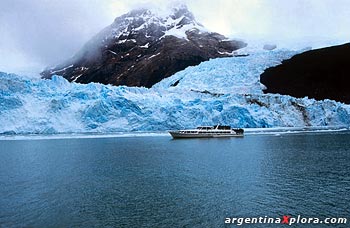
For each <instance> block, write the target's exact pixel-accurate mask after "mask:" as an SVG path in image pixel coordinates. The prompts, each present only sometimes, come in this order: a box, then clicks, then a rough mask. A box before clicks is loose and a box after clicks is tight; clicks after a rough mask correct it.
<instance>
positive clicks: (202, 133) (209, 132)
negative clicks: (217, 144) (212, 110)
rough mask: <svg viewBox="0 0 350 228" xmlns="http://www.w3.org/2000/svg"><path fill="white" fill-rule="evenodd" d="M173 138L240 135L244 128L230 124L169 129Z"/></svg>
mask: <svg viewBox="0 0 350 228" xmlns="http://www.w3.org/2000/svg"><path fill="white" fill-rule="evenodd" d="M169 133H170V135H171V136H172V137H173V138H174V139H179V138H218V137H242V136H243V135H244V130H243V129H241V128H239V129H238V128H237V129H232V128H231V126H224V125H216V126H200V127H197V128H196V129H189V130H178V131H169Z"/></svg>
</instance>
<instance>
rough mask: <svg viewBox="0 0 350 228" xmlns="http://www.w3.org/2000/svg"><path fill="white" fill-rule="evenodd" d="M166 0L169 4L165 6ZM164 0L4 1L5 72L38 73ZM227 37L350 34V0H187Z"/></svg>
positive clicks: (0, 62) (1, 50)
mask: <svg viewBox="0 0 350 228" xmlns="http://www.w3.org/2000/svg"><path fill="white" fill-rule="evenodd" d="M165 2H166V4H167V5H165ZM168 2H169V1H164V0H153V1H149V0H1V1H0V71H6V72H16V73H22V72H30V71H35V72H38V71H39V70H40V69H43V68H44V67H46V66H48V65H54V64H56V63H59V62H61V61H63V60H65V59H67V58H69V57H70V56H72V55H73V54H74V53H75V52H76V51H77V50H79V48H81V47H82V45H83V44H84V43H85V42H86V41H87V40H88V39H90V38H91V37H92V36H93V35H94V34H96V33H97V32H98V31H100V30H101V29H102V28H104V27H105V26H107V25H109V24H111V23H112V22H113V20H114V18H115V17H117V16H120V15H121V14H123V13H126V12H128V11H129V10H131V9H133V8H135V7H146V6H150V7H152V8H158V9H159V8H161V9H163V10H164V9H166V8H167V7H168V5H169V3H168ZM178 2H185V3H186V4H187V6H188V8H189V9H190V10H191V11H192V12H193V13H194V15H195V17H196V18H197V21H199V22H201V23H202V24H204V25H205V26H206V27H207V28H209V29H210V30H213V31H217V32H220V33H222V34H224V35H226V36H230V37H238V38H243V39H248V38H249V39H252V38H258V39H264V40H267V41H273V42H278V41H279V42H281V40H283V41H285V42H289V43H291V42H300V41H305V40H307V39H309V41H310V42H312V41H315V39H337V40H344V41H345V40H349V39H348V38H350V26H349V25H350V16H349V15H350V1H349V0H288V1H287V0H216V1H213V0H183V1H176V2H175V1H173V2H172V3H171V5H176V4H178Z"/></svg>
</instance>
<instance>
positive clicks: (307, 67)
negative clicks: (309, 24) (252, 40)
mask: <svg viewBox="0 0 350 228" xmlns="http://www.w3.org/2000/svg"><path fill="white" fill-rule="evenodd" d="M349 56H350V44H344V45H339V46H334V47H327V48H322V49H318V50H312V51H307V52H304V53H301V54H298V55H295V56H294V57H292V58H291V59H289V60H285V61H283V62H282V64H281V65H279V66H276V67H272V68H269V69H267V70H265V72H264V73H263V74H262V75H261V77H260V81H261V83H263V84H264V85H265V86H266V87H267V89H266V90H264V92H265V93H279V94H284V95H291V96H294V97H305V96H308V97H309V98H315V99H316V100H324V99H331V100H335V101H340V102H344V103H347V104H350V92H349V85H350V58H349Z"/></svg>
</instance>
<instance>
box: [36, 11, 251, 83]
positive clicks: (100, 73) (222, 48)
mask: <svg viewBox="0 0 350 228" xmlns="http://www.w3.org/2000/svg"><path fill="white" fill-rule="evenodd" d="M245 46H246V44H245V43H244V42H242V41H237V40H229V39H228V38H226V37H225V36H223V35H221V34H219V33H215V32H210V31H208V30H207V29H205V28H204V27H203V25H201V24H200V23H198V22H197V21H196V19H195V18H194V16H193V14H192V13H191V12H190V11H189V10H188V9H187V7H186V6H184V5H181V6H179V7H177V8H174V9H173V10H172V12H171V14H170V15H168V16H159V15H158V14H156V13H154V12H152V11H151V10H148V9H139V10H133V11H131V12H129V13H127V14H124V15H122V16H120V17H118V18H116V19H115V21H114V22H113V23H112V24H111V25H110V26H108V27H106V28H105V29H103V30H102V31H101V32H100V33H99V34H97V35H96V36H95V37H93V38H92V39H91V40H90V41H89V42H88V43H87V44H86V45H85V46H84V47H83V48H82V50H80V51H79V52H78V53H77V54H76V55H75V56H74V57H73V58H71V59H70V60H68V61H66V62H64V63H63V64H60V65H58V66H56V67H53V68H50V69H47V70H45V71H44V72H43V73H42V75H43V77H44V78H51V76H52V75H60V76H63V77H64V78H66V79H67V80H69V81H73V82H79V83H89V82H100V83H103V84H112V85H127V86H145V87H151V86H152V85H154V84H155V83H157V82H159V81H160V80H162V79H163V78H166V77H169V76H171V75H173V74H174V73H176V72H178V71H180V70H183V69H185V68H186V67H188V66H194V65H198V64H199V63H201V62H203V61H206V60H209V59H212V58H218V57H228V56H232V55H233V51H235V50H237V49H239V48H242V47H245Z"/></svg>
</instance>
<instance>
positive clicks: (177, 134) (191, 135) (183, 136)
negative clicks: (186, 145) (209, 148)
mask: <svg viewBox="0 0 350 228" xmlns="http://www.w3.org/2000/svg"><path fill="white" fill-rule="evenodd" d="M169 133H170V135H171V136H172V137H173V138H174V139H186V138H187V139H188V138H228V137H243V134H237V133H222V134H213V133H181V132H177V131H170V132H169Z"/></svg>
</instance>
